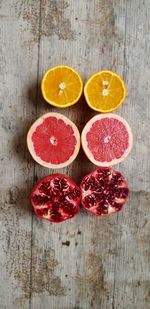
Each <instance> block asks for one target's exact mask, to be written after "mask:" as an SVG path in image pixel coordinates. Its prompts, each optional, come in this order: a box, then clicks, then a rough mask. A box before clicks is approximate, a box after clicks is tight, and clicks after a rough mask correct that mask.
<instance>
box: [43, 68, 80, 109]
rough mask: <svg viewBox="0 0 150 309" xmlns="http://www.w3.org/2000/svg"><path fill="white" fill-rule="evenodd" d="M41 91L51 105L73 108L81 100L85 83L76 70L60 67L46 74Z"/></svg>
mask: <svg viewBox="0 0 150 309" xmlns="http://www.w3.org/2000/svg"><path fill="white" fill-rule="evenodd" d="M41 89H42V94H43V97H44V99H45V100H46V101H47V102H48V103H49V104H51V105H53V106H56V107H62V108H63V107H68V106H71V105H73V104H75V103H76V102H77V101H78V100H79V98H80V96H81V94H82V89H83V82H82V79H81V77H80V75H79V74H78V73H77V72H76V71H75V70H74V69H72V68H71V67H68V66H65V65H60V66H57V67H54V68H52V69H50V70H48V71H47V72H46V73H45V74H44V76H43V79H42V83H41Z"/></svg>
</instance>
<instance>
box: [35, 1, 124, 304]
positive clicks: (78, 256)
mask: <svg viewBox="0 0 150 309" xmlns="http://www.w3.org/2000/svg"><path fill="white" fill-rule="evenodd" d="M41 4H42V5H41V30H40V31H41V38H40V46H39V82H40V80H41V76H42V74H43V73H44V71H45V70H47V69H48V68H49V67H51V66H54V65H56V64H59V63H67V64H68V65H71V66H73V67H74V68H76V69H77V70H79V72H80V73H81V75H82V76H83V79H84V80H86V79H87V78H88V77H89V76H90V74H92V73H93V72H94V71H97V70H98V69H103V68H109V69H114V70H117V71H118V72H119V73H120V74H123V71H124V44H125V10H126V6H125V4H124V1H119V2H118V1H117V3H116V2H115V1H105V2H104V1H96V0H95V1H80V2H78V5H76V4H75V2H74V1H69V2H68V3H66V4H65V3H64V1H42V2H41ZM47 25H48V26H47ZM66 25H67V26H66ZM49 110H55V109H53V108H50V106H48V105H47V104H46V103H44V102H43V100H42V98H41V96H40V93H39V100H38V106H37V114H38V115H40V114H42V113H44V112H46V111H49ZM60 112H61V113H64V114H65V115H67V116H69V117H70V118H71V119H72V120H73V121H74V122H75V123H76V124H77V125H78V127H79V128H80V130H81V129H82V127H83V126H84V124H85V123H86V121H87V120H88V119H89V118H90V117H91V116H92V115H94V113H93V112H92V111H91V110H90V109H89V108H88V107H87V105H86V104H85V102H84V99H83V98H82V99H81V101H80V103H79V104H77V105H76V106H74V107H72V108H69V109H66V110H60ZM79 167H80V168H79ZM92 169H93V165H92V164H90V163H89V162H88V161H87V160H86V158H85V156H84V155H83V154H82V151H81V153H80V155H79V157H78V159H77V160H76V161H75V162H74V163H73V164H72V165H71V166H70V167H69V168H66V169H63V171H62V172H64V173H67V174H68V175H70V176H71V177H73V178H74V179H75V180H76V181H77V182H78V183H79V182H80V179H81V177H82V176H83V175H84V174H85V173H87V172H88V171H90V170H92ZM35 171H36V174H37V177H38V178H40V177H41V175H47V174H48V171H47V169H43V168H42V167H40V166H38V165H36V167H35ZM49 172H50V171H49ZM118 232H119V229H118V228H117V217H111V218H109V219H97V218H95V217H92V216H89V215H87V214H86V213H83V212H82V213H81V214H80V215H79V216H77V217H76V218H75V220H72V221H70V222H66V223H63V224H60V225H54V224H49V223H47V222H41V220H39V219H36V218H35V217H34V220H33V248H32V252H33V256H34V261H33V267H32V269H33V271H32V278H33V282H32V290H33V293H32V301H31V308H36V309H37V308H41V307H42V308H43V309H46V308H49V307H51V308H57V309H62V308H65V309H73V308H82V309H84V308H86V309H90V308H95V309H96V308H111V307H112V306H113V295H114V280H115V278H114V274H115V256H116V247H117V240H118V237H119V233H118ZM64 243H68V244H69V245H68V246H67V245H64ZM36 256H38V257H37V258H35V257H36ZM45 263H46V264H47V268H46V269H44V267H45V266H44V265H45ZM51 264H52V265H53V267H54V268H53V267H51ZM35 269H36V272H35Z"/></svg>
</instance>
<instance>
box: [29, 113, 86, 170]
mask: <svg viewBox="0 0 150 309" xmlns="http://www.w3.org/2000/svg"><path fill="white" fill-rule="evenodd" d="M27 146H28V149H29V152H30V153H31V155H32V157H33V159H34V160H35V161H36V162H37V163H39V164H40V165H42V166H45V167H47V168H51V169H55V168H57V169H58V168H63V167H65V166H68V165H69V164H71V163H72V162H73V161H74V160H75V158H76V156H77V154H78V152H79V149H80V133H79V131H78V129H77V127H76V125H75V124H74V123H73V122H72V121H71V120H69V119H68V118H67V117H65V116H64V115H62V114H59V113H47V114H45V115H43V116H41V117H40V118H39V119H37V120H36V121H35V122H34V123H33V125H32V126H31V128H30V129H29V132H28V134H27Z"/></svg>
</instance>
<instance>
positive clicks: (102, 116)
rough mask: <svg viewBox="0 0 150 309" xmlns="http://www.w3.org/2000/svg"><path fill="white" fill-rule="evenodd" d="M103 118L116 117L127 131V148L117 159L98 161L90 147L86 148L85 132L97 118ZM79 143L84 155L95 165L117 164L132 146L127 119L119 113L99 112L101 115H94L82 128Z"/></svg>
mask: <svg viewBox="0 0 150 309" xmlns="http://www.w3.org/2000/svg"><path fill="white" fill-rule="evenodd" d="M104 118H111V119H112V118H114V119H117V120H120V121H121V122H122V123H123V124H124V125H125V127H126V129H127V131H128V134H129V147H128V148H127V150H126V152H125V153H124V155H123V156H122V157H121V158H119V159H114V160H112V161H110V162H107V161H105V162H100V161H96V160H95V159H94V157H93V154H92V153H91V151H90V149H89V148H88V145H87V139H86V134H87V132H88V131H89V129H90V128H91V127H92V124H93V123H94V122H95V121H96V120H99V119H104ZM81 144H82V148H83V150H84V153H85V155H86V156H87V158H88V159H89V160H90V161H91V162H92V163H93V164H95V165H97V166H104V167H109V166H113V165H115V164H118V163H120V162H123V161H124V160H125V158H126V157H127V156H128V154H129V153H130V151H131V149H132V146H133V135H132V131H131V128H130V126H129V124H128V123H127V121H126V120H125V119H124V118H122V117H121V116H119V115H116V114H111V113H110V114H101V115H96V116H94V117H93V118H92V119H90V120H89V121H88V122H87V123H86V125H85V127H84V128H83V130H82V133H81Z"/></svg>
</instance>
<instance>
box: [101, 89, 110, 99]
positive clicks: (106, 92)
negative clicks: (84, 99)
mask: <svg viewBox="0 0 150 309" xmlns="http://www.w3.org/2000/svg"><path fill="white" fill-rule="evenodd" d="M108 94H109V90H108V89H103V90H102V95H103V96H104V97H106V96H107V95H108Z"/></svg>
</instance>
